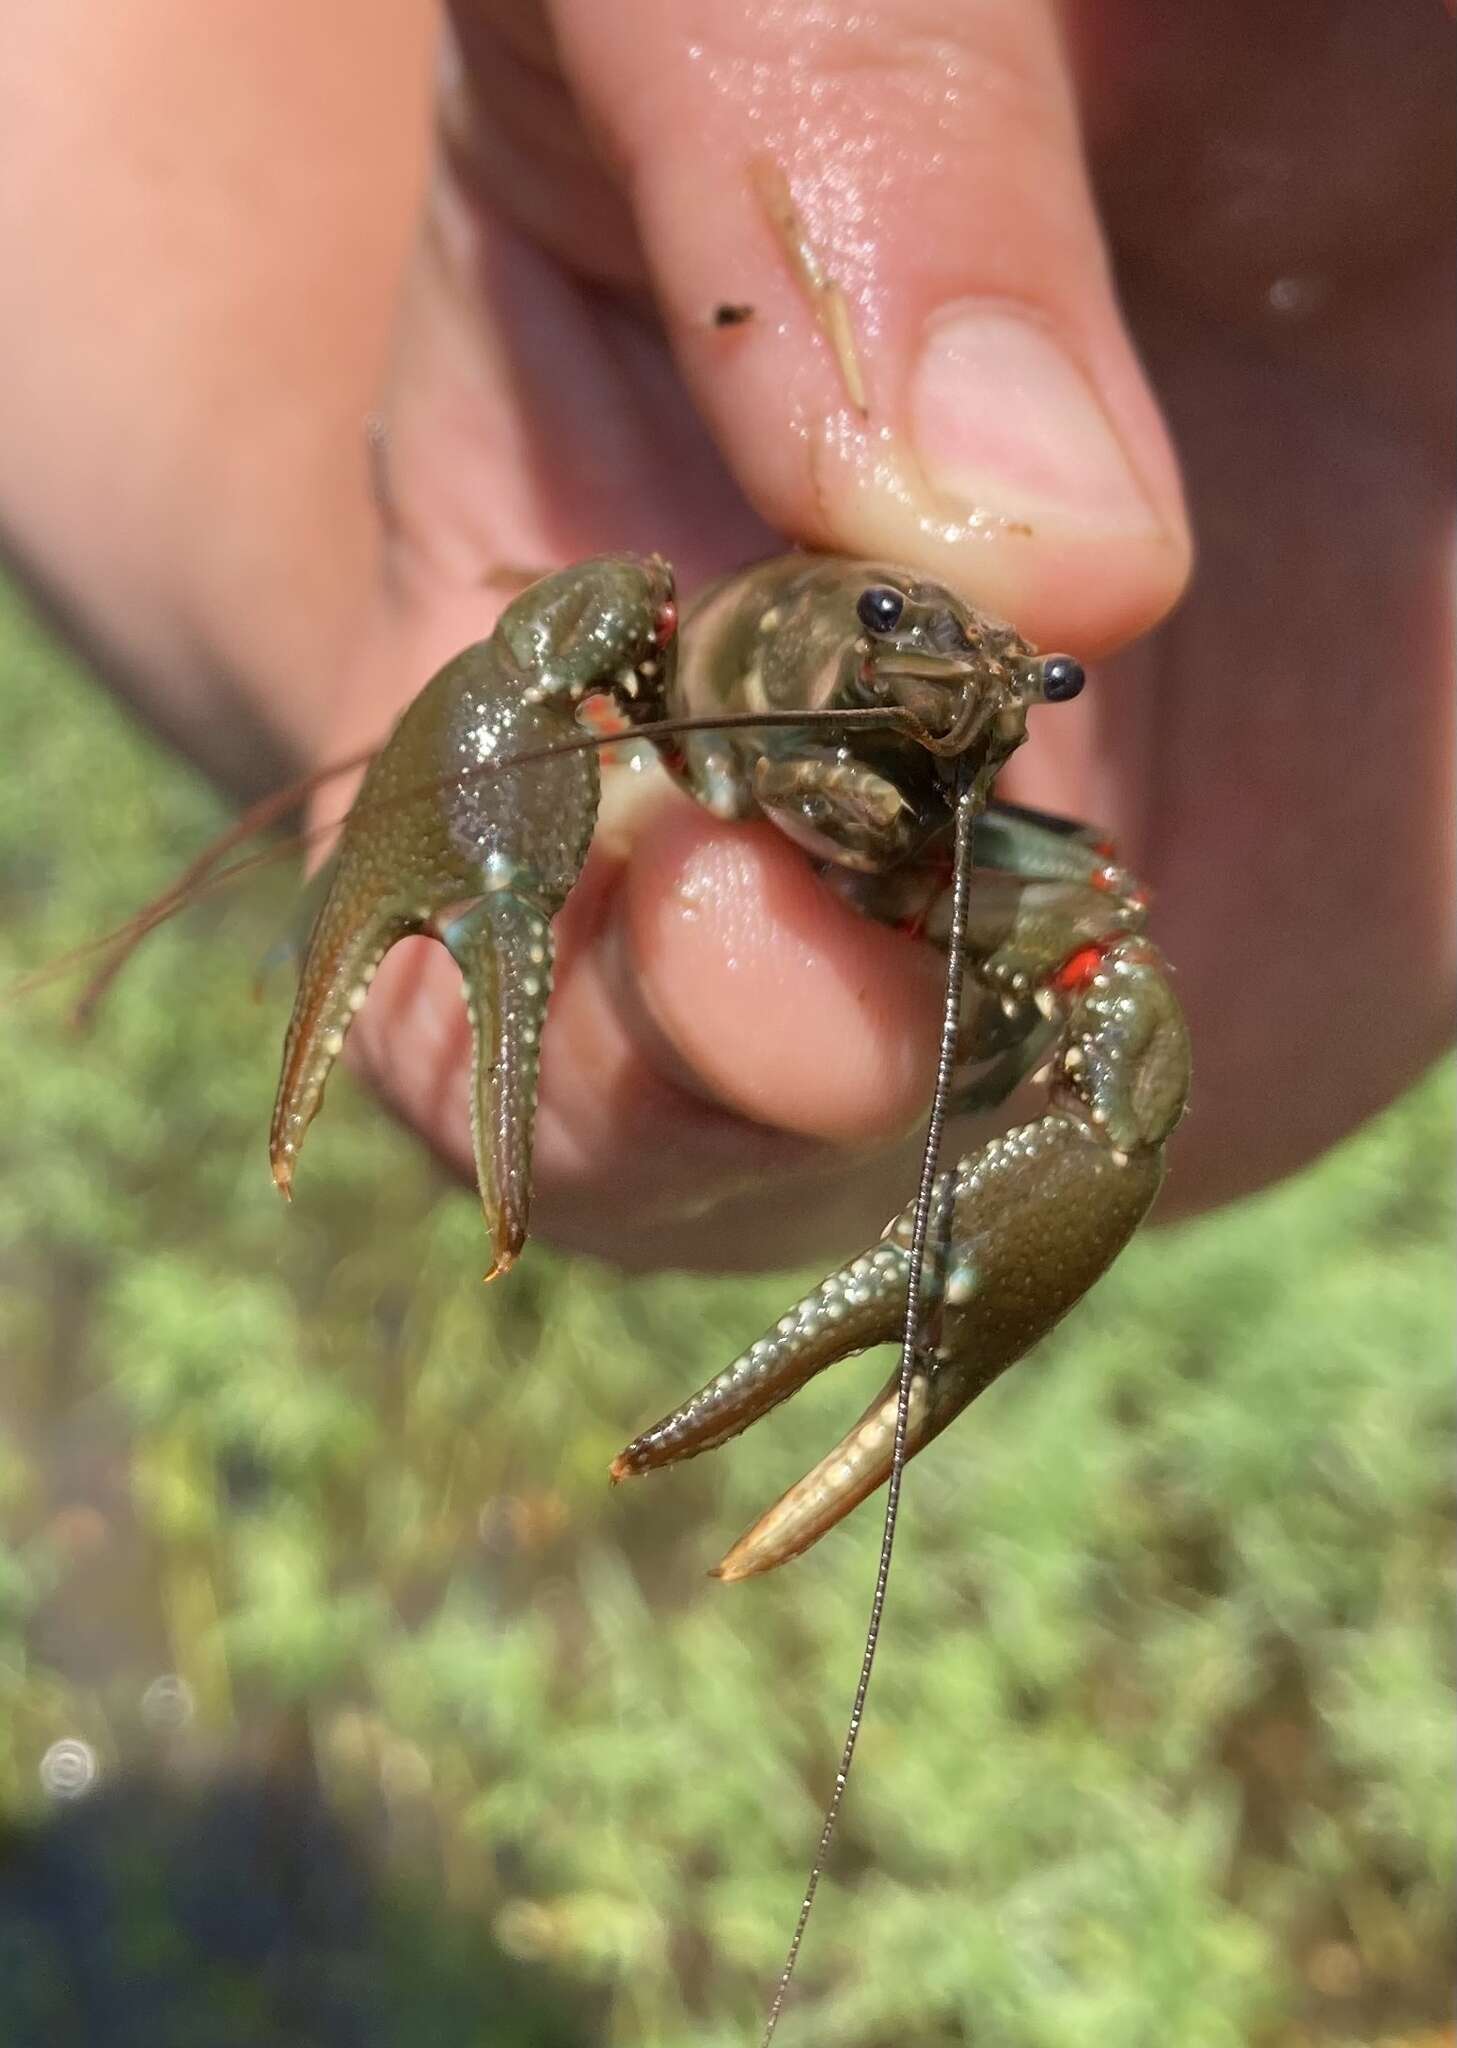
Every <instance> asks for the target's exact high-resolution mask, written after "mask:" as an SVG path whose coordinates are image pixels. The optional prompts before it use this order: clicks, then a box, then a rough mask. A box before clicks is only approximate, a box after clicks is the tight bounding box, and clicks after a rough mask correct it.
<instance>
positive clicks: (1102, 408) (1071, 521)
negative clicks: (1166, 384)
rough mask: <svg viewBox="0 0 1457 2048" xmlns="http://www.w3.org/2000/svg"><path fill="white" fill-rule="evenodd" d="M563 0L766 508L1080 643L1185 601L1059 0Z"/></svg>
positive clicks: (1178, 542)
mask: <svg viewBox="0 0 1457 2048" xmlns="http://www.w3.org/2000/svg"><path fill="white" fill-rule="evenodd" d="M554 18H555V23H556V29H557V34H558V38H559V42H560V55H561V61H562V63H563V65H564V67H565V69H566V71H567V73H568V75H569V76H570V77H571V78H572V80H573V82H574V85H575V88H576V91H577V94H578V96H579V99H580V100H581V102H582V103H583V104H584V106H585V107H586V109H587V111H588V113H589V115H590V116H591V117H592V119H593V120H594V121H595V123H596V125H597V127H598V129H599V132H600V133H601V134H602V135H603V136H604V138H605V142H606V147H607V151H608V153H609V155H610V157H611V159H612V160H613V161H615V162H617V163H618V164H619V165H620V166H621V167H622V171H623V175H624V178H625V181H626V183H627V186H628V190H629V193H630V196H631V200H632V204H633V207H634V210H635V214H636V218H637V225H638V230H639V233H640V235H641V237H642V242H643V248H644V253H645V256H646V260H647V264H648V268H649V271H650V273H651V275H652V278H653V280H654V284H655V287H656V290H657V293H658V297H659V301H660V304H661V307H662V310H663V315H664V318H665V320H666V322H667V325H668V329H669V334H670V337H671V339H672V341H673V345H674V348H675V350H676V352H677V355H678V358H679V361H680V364H681V366H682V369H683V371H684V374H685V375H686V377H687V379H688V381H689V383H690V385H691V387H692V389H693V392H694V395H695V398H696V400H697V403H698V404H699V406H700V408H701V410H702V411H703V413H704V415H705V417H706V418H707V419H708V421H709V423H710V425H711V426H712V428H713V430H714V432H715V434H716V436H717V438H718V441H719V444H720V446H721V448H722V449H723V451H724V453H725V455H726V457H727V460H728V462H729V464H730V466H731V468H732V469H733V471H734V473H735V475H736V476H737V479H738V481H739V483H740V485H741V486H742V488H743V489H744V491H745V492H746V494H747V495H748V497H749V499H750V500H751V502H752V503H753V504H754V506H755V508H756V509H757V510H758V511H759V512H760V513H761V514H762V515H763V516H764V517H765V518H766V519H767V520H768V521H769V522H770V523H771V524H773V525H774V526H776V527H778V528H780V529H781V530H783V531H784V532H786V533H789V534H793V535H794V536H795V537H796V538H797V539H801V540H804V541H806V542H808V543H810V544H812V545H816V546H822V547H826V548H830V549H835V550H839V551H843V552H846V553H852V554H869V555H882V556H889V557H891V558H896V559H901V560H906V561H909V562H911V563H913V564H915V565H916V566H918V567H921V568H923V569H925V570H926V571H927V572H928V573H930V574H933V575H936V576H939V577H941V578H943V579H944V580H945V581H947V582H949V583H951V584H952V585H953V586H957V587H960V588H961V589H963V590H965V591H967V592H968V593H969V594H973V595H975V596H976V598H977V599H978V600H979V601H980V602H982V603H984V604H986V605H987V606H988V607H989V608H990V609H992V610H995V611H999V612H1002V613H1004V614H1006V615H1007V616H1009V617H1011V618H1014V619H1015V620H1016V621H1017V623H1018V624H1019V626H1020V627H1021V628H1022V630H1023V631H1025V632H1027V633H1028V634H1029V635H1030V636H1031V637H1032V638H1033V639H1034V640H1037V641H1040V642H1041V643H1042V644H1044V645H1047V644H1053V643H1055V644H1059V645H1061V644H1066V645H1069V646H1072V647H1074V648H1076V649H1077V650H1078V651H1079V652H1080V653H1083V654H1097V653H1099V652H1101V651H1104V650H1106V649H1107V648H1109V647H1111V646H1113V645H1115V644H1117V643H1118V642H1120V641H1122V640H1124V639H1127V638H1129V637H1130V636H1132V635H1133V634H1135V633H1137V632H1139V631H1140V630H1142V629H1143V628H1145V627H1147V626H1149V625H1150V624H1152V623H1153V622H1154V621H1155V620H1156V619H1157V618H1158V617H1159V616H1160V615H1161V614H1162V613H1163V612H1164V611H1165V610H1166V609H1167V608H1168V606H1169V605H1170V604H1171V603H1172V602H1173V600H1174V599H1175V598H1176V597H1177V595H1178V593H1179V591H1180V589H1181V588H1182V585H1183V583H1184V580H1185V578H1186V575H1187V573H1188V566H1189V540H1188V533H1187V528H1186V525H1185V519H1184V512H1183V505H1182V499H1181V493H1180V486H1179V480H1178V474H1177V470H1176V466H1175V462H1174V458H1173V456H1172V453H1171V451H1170V448H1169V444H1168V441H1167V439H1166V437H1165V433H1164V430H1163V426H1162V424H1161V421H1160V418H1159V414H1158V409H1157V406H1156V404H1155V402H1154V400H1153V398H1152V397H1151V395H1150V393H1149V391H1148V388H1147V386H1146V384H1145V382H1144V379H1143V375H1142V372H1141V369H1140V367H1139V364H1138V361H1137V358H1136V355H1135V353H1134V350H1133V348H1132V345H1131V344H1130V342H1129V339H1128V336H1127V334H1126V333H1125V331H1124V328H1123V325H1122V322H1121V319H1120V316H1119V311H1118V306H1117V302H1116V299H1115V296H1114V291H1113V287H1112V283H1111V279H1110V276H1109V271H1108V264H1107V258H1106V254H1105V251H1104V247H1103V242H1102V237H1101V234H1100V230H1099V223H1098V219H1097V215H1096V212H1095V209H1094V206H1093V202H1092V198H1091V194H1090V192H1089V188H1088V181H1087V176H1086V172H1085V167H1084V163H1083V158H1082V151H1081V145H1080V139H1079V133H1078V123H1077V114H1076V108H1075V103H1074V97H1073V90H1072V85H1071V80H1070V76H1069V71H1068V62H1067V57H1066V53H1065V51H1064V49H1063V45H1062V42H1061V40H1060V37H1059V33H1058V29H1057V24H1056V20H1055V15H1054V10H1053V7H1052V5H1051V4H1050V0H975V4H972V5H968V4H967V0H893V4H888V5H885V6H882V7H879V8H875V9H862V8H858V7H852V6H851V5H849V4H848V0H844V4H837V0H831V4H830V5H829V6H826V5H824V4H823V0H790V4H785V0H750V4H749V5H748V6H747V7H746V6H745V4H744V0H635V4H634V5H632V6H627V5H617V6H603V4H602V0H558V4H557V6H556V8H555V11H554ZM816 270H817V271H818V275H819V278H820V280H821V283H822V285H823V286H825V287H827V289H823V290H821V291H820V292H819V293H818V294H816V292H815V290H814V289H813V286H812V280H813V278H814V276H815V274H816ZM725 303H727V304H731V305H734V306H736V307H737V308H738V309H739V310H740V313H741V314H742V315H743V317H741V318H740V319H739V320H738V322H737V323H736V324H731V325H722V326H721V325H717V324H716V323H715V320H714V317H713V315H714V309H715V308H716V307H717V306H718V305H720V304H725ZM837 332H838V334H839V335H840V336H842V337H843V336H847V337H848V342H846V341H845V340H844V339H841V340H840V341H839V343H838V346H837V345H836V336H837ZM862 401H863V402H862Z"/></svg>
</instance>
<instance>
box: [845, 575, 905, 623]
mask: <svg viewBox="0 0 1457 2048" xmlns="http://www.w3.org/2000/svg"><path fill="white" fill-rule="evenodd" d="M905 608H906V601H905V599H904V598H903V597H902V596H901V594H900V592H899V591H898V590H891V589H889V588H888V587H887V586H886V585H885V584H883V583H875V584H872V585H871V587H870V589H869V590H862V591H861V593H860V596H859V598H858V600H857V601H856V605H855V616H856V618H857V619H858V620H859V621H860V623H861V625H862V626H863V627H864V628H865V630H866V632H867V633H893V632H894V631H895V629H896V627H897V626H898V625H899V624H900V622H901V613H902V612H903V611H904V610H905Z"/></svg>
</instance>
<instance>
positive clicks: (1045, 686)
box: [1042, 654, 1084, 704]
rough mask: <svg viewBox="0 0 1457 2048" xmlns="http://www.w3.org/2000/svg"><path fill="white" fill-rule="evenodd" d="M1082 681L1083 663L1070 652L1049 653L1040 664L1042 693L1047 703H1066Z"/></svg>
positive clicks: (1079, 688) (1074, 694) (1075, 692)
mask: <svg viewBox="0 0 1457 2048" xmlns="http://www.w3.org/2000/svg"><path fill="white" fill-rule="evenodd" d="M1083 682H1084V677H1083V665H1082V663H1081V662H1080V661H1074V660H1073V658H1072V656H1071V655H1070V654H1050V655H1049V656H1048V658H1047V660H1046V661H1044V662H1043V664H1042V694H1043V696H1044V697H1046V699H1047V701H1048V703H1049V704H1066V703H1067V701H1068V699H1069V698H1070V697H1076V696H1077V694H1078V692H1079V690H1081V688H1082V687H1083Z"/></svg>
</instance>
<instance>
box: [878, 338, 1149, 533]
mask: <svg viewBox="0 0 1457 2048" xmlns="http://www.w3.org/2000/svg"><path fill="white" fill-rule="evenodd" d="M911 407H912V412H911V430H912V433H913V435H914V437H915V445H916V451H917V454H918V456H919V458H920V462H921V467H922V470H923V471H924V473H925V476H926V480H927V482H928V483H929V484H930V486H931V488H932V490H934V491H936V492H937V493H938V494H939V495H940V496H942V497H943V498H946V499H950V500H953V501H955V502H957V503H959V504H960V505H963V506H967V507H972V508H975V509H976V510H977V511H979V512H992V513H998V514H1001V515H1003V516H1004V517H1010V518H1017V519H1027V520H1029V521H1030V522H1031V523H1033V524H1035V521H1036V515H1037V514H1038V513H1039V512H1040V513H1041V515H1042V516H1043V517H1044V518H1046V517H1048V516H1061V518H1063V519H1069V518H1071V519H1074V520H1076V521H1077V523H1078V524H1080V525H1097V526H1112V527H1116V528H1118V529H1119V530H1121V531H1125V532H1127V531H1138V532H1147V531H1148V530H1149V529H1151V528H1153V529H1157V528H1162V527H1163V525H1164V524H1165V522H1164V521H1163V519H1162V518H1161V517H1160V516H1159V513H1158V511H1157V510H1156V508H1155V507H1154V505H1153V504H1152V502H1151V501H1150V499H1149V497H1148V494H1147V493H1146V492H1145V490H1144V488H1143V486H1142V484H1141V483H1140V482H1139V480H1138V478H1137V476H1136V475H1135V474H1134V472H1133V469H1132V468H1131V466H1130V464H1129V461H1128V458H1127V456H1126V455H1125V454H1124V452H1123V448H1122V445H1121V443H1120V442H1119V439H1118V437H1117V435H1116V434H1115V433H1114V431H1113V428H1112V425H1111V423H1110V422H1109V419H1108V416H1107V414H1106V413H1105V412H1104V410H1103V407H1102V405H1101V404H1100V403H1099V401H1098V399H1097V397H1096V396H1095V394H1094V392H1093V390H1092V388H1091V387H1090V386H1089V384H1088V382H1087V379H1086V378H1085V377H1084V375H1083V373H1082V371H1081V370H1080V369H1079V368H1078V366H1077V364H1076V363H1075V362H1073V360H1072V359H1071V357H1069V356H1067V355H1065V354H1064V353H1063V351H1062V349H1061V347H1060V346H1059V345H1058V343H1057V342H1056V340H1055V339H1054V338H1053V336H1052V334H1051V333H1050V331H1049V330H1048V329H1047V328H1045V327H1043V326H1041V325H1040V324H1039V323H1038V322H1037V321H1036V320H1034V319H1031V318H1029V317H1027V316H1026V315H1024V314H1022V313H1020V312H1017V311H1016V310H1014V309H1012V308H1009V307H1006V306H997V305H987V304H981V303H977V302H975V301H968V302H967V303H965V304H963V305H959V306H948V307H946V308H944V309H943V310H942V311H941V312H940V313H938V314H937V315H936V317H935V318H934V319H933V320H932V321H931V323H930V326H929V328H928V329H927V333H926V340H925V344H924V347H923V349H922V352H921V360H920V363H919V365H918V366H917V369H916V373H915V381H914V384H913V386H912V396H911Z"/></svg>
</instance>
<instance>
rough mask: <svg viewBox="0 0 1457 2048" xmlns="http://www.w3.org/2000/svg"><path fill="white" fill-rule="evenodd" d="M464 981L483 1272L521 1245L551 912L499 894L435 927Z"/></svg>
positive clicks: (507, 1260)
mask: <svg viewBox="0 0 1457 2048" xmlns="http://www.w3.org/2000/svg"><path fill="white" fill-rule="evenodd" d="M441 937H442V938H443V939H444V941H445V943H446V945H447V946H448V947H449V948H450V951H451V953H452V955H453V956H454V958H455V961H456V964H457V965H458V966H459V968H460V971H461V976H462V978H463V980H464V983H465V999H466V1007H467V1009H468V1010H469V1012H470V1022H471V1036H472V1039H473V1041H474V1048H475V1054H474V1085H473V1088H472V1093H471V1136H472V1139H473V1141H474V1145H475V1159H476V1180H477V1183H478V1185H479V1188H480V1195H481V1208H482V1210H483V1211H484V1214H485V1219H486V1229H487V1232H488V1233H489V1235H490V1240H491V1252H492V1264H491V1268H490V1271H489V1272H488V1273H487V1274H486V1276H485V1277H486V1279H487V1280H496V1279H499V1278H500V1276H501V1275H502V1274H503V1273H505V1272H507V1271H508V1270H509V1268H510V1267H511V1266H512V1265H514V1263H515V1261H516V1259H517V1257H518V1255H519V1254H520V1252H521V1249H522V1247H523V1246H524V1244H525V1243H526V1230H527V1221H528V1216H529V1212H530V1207H531V1146H532V1136H533V1133H534V1130H535V1126H536V1084H537V1074H538V1070H539V1067H540V1063H541V1030H542V1026H543V1024H544V1023H545V1021H546V1005H547V997H548V996H549V994H550V993H551V976H552V933H551V920H550V919H549V918H548V917H547V916H546V915H545V914H544V912H542V911H540V910H538V909H537V908H536V906H535V905H534V904H533V903H531V902H530V901H528V900H527V899H525V898H523V897H521V896H518V895H514V894H513V895H507V894H497V895H491V896H485V897H482V899H481V901H480V902H479V903H476V904H473V905H472V907H471V908H470V909H469V910H468V911H466V912H464V913H463V914H462V915H461V916H460V917H458V918H456V919H455V920H454V921H453V922H452V923H450V924H449V925H447V926H446V927H445V928H444V929H443V930H442V932H441Z"/></svg>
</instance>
